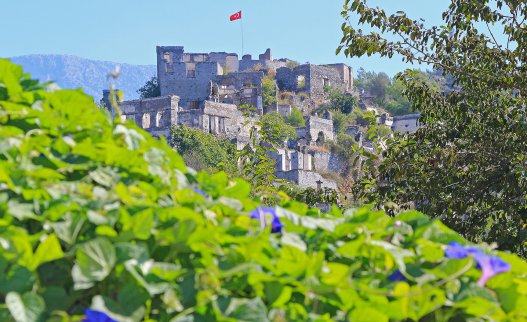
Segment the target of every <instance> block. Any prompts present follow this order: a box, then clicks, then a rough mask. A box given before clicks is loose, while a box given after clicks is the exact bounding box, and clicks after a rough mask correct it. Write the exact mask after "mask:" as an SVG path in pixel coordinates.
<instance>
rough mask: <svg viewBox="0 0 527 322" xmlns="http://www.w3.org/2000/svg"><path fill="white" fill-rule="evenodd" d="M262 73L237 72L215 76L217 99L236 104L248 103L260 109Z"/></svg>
mask: <svg viewBox="0 0 527 322" xmlns="http://www.w3.org/2000/svg"><path fill="white" fill-rule="evenodd" d="M263 77H264V73H263V72H262V71H257V72H239V73H229V74H227V75H221V76H218V77H216V79H215V82H216V83H217V86H218V98H217V101H219V102H222V103H228V104H235V105H237V106H240V105H243V104H249V105H251V106H254V107H256V108H257V109H258V110H262V108H263V106H262V105H263V104H262V79H263Z"/></svg>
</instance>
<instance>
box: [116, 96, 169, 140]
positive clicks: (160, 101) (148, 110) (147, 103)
mask: <svg viewBox="0 0 527 322" xmlns="http://www.w3.org/2000/svg"><path fill="white" fill-rule="evenodd" d="M178 103H179V98H178V97H177V96H162V97H155V98H147V99H142V100H133V101H126V102H122V103H121V104H120V108H121V112H122V116H121V117H122V118H123V119H131V120H133V121H134V122H135V123H136V124H137V125H138V126H139V127H141V128H143V129H145V130H146V131H148V132H150V133H151V134H152V135H154V136H157V137H160V136H164V137H167V138H168V137H170V131H171V127H172V124H177V122H178V121H177V118H178Z"/></svg>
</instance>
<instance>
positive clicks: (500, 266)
mask: <svg viewBox="0 0 527 322" xmlns="http://www.w3.org/2000/svg"><path fill="white" fill-rule="evenodd" d="M472 257H474V260H475V261H476V263H478V266H477V267H478V268H479V269H481V272H482V274H481V277H480V278H479V281H478V285H479V286H481V287H483V286H485V284H486V283H487V281H488V280H489V279H491V278H492V277H493V276H494V275H497V274H500V273H506V272H508V271H510V270H511V268H512V267H511V265H510V264H509V263H507V262H506V261H504V260H503V259H501V258H499V257H496V256H489V255H487V254H485V253H483V252H475V253H473V254H472Z"/></svg>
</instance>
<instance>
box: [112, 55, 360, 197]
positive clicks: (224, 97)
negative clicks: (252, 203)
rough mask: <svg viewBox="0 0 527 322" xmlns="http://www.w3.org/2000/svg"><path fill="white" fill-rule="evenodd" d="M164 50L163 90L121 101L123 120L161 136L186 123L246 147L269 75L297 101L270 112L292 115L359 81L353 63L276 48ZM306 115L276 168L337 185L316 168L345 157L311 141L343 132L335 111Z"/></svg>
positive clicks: (160, 59) (287, 175)
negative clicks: (308, 58) (280, 55)
mask: <svg viewBox="0 0 527 322" xmlns="http://www.w3.org/2000/svg"><path fill="white" fill-rule="evenodd" d="M156 51H157V74H158V75H157V78H158V83H159V87H160V90H161V97H156V98H149V99H143V100H134V101H127V102H121V103H120V108H121V111H122V116H121V117H122V118H123V119H132V120H134V122H135V123H137V124H138V125H139V126H140V127H142V128H143V129H145V130H147V131H149V132H150V133H152V134H153V135H154V136H158V137H160V136H165V137H170V135H171V128H172V127H173V126H176V125H177V126H179V125H185V126H188V127H190V128H195V129H199V130H201V131H203V132H205V133H211V134H214V135H219V136H223V137H226V138H228V139H231V140H232V141H233V142H236V143H237V146H238V148H241V147H243V146H244V145H246V144H248V141H249V133H250V129H251V128H253V127H255V126H256V125H255V121H257V118H258V116H259V115H262V114H263V113H264V109H263V108H264V106H263V103H262V97H263V86H262V84H263V79H264V77H265V75H266V74H268V75H269V74H272V75H274V74H275V73H276V82H277V85H278V86H277V93H278V89H280V90H283V91H289V92H290V93H292V97H291V100H290V104H276V105H275V106H268V107H266V110H265V112H266V113H267V112H278V113H280V114H281V115H283V116H284V117H285V116H287V115H289V114H290V113H291V110H292V105H295V106H299V107H301V108H302V107H304V106H307V107H313V106H315V104H316V102H317V101H321V100H324V99H327V97H326V96H327V88H328V87H332V88H336V89H338V90H339V91H341V92H343V93H346V92H350V91H351V90H352V87H353V75H352V70H351V68H350V67H349V66H346V65H344V64H333V65H324V66H319V65H312V64H304V65H299V66H297V67H294V68H289V67H287V66H291V65H293V64H291V63H292V61H290V60H288V59H279V60H274V59H273V56H272V53H271V50H270V49H268V50H267V51H266V52H265V53H263V54H261V55H259V57H258V59H253V58H252V56H251V55H245V56H244V57H242V59H241V60H239V59H238V55H237V54H235V53H226V52H211V53H186V52H185V50H184V48H183V47H181V46H158V47H157V48H156ZM278 87H279V88H278ZM107 96H108V95H106V97H107ZM244 104H248V105H250V106H253V107H256V110H257V113H256V114H255V115H253V116H252V117H251V119H246V118H245V117H244V116H243V113H242V112H241V111H240V110H239V109H238V107H239V106H241V105H244ZM302 110H304V111H305V110H306V109H305V108H302ZM253 118H255V119H253ZM305 121H306V126H305V127H302V128H297V134H298V139H297V140H296V141H295V142H289V143H288V148H286V149H281V150H279V151H277V152H273V153H270V156H271V157H272V158H274V159H275V161H276V175H277V177H279V178H283V179H286V180H288V181H290V182H294V183H296V184H298V185H299V186H301V187H312V188H324V187H329V188H333V189H336V188H337V186H336V183H335V182H334V181H332V180H326V179H324V178H323V177H322V176H321V175H320V174H319V173H317V172H315V170H316V169H315V168H318V169H320V170H322V171H331V170H332V169H334V167H335V164H338V160H335V158H334V157H332V156H331V155H325V154H324V155H323V156H322V155H320V154H316V153H314V152H313V151H310V148H309V147H310V146H311V147H316V146H319V145H323V144H324V143H326V142H327V141H332V140H334V139H335V134H334V131H333V121H332V116H331V114H330V113H327V114H325V115H323V116H322V117H318V116H305ZM320 153H322V152H320ZM314 158H320V160H314ZM315 165H316V167H315Z"/></svg>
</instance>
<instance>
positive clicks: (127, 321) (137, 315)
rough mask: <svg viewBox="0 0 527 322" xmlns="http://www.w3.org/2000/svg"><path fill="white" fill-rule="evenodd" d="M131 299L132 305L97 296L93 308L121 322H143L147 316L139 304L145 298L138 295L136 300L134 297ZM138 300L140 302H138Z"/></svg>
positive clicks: (93, 300)
mask: <svg viewBox="0 0 527 322" xmlns="http://www.w3.org/2000/svg"><path fill="white" fill-rule="evenodd" d="M132 294H133V292H132ZM132 294H129V295H132ZM130 299H133V301H132V302H131V303H118V302H115V301H114V300H112V299H111V298H108V297H106V296H101V295H96V296H94V297H93V299H92V304H91V308H92V309H93V310H96V311H99V312H103V313H105V314H107V315H108V316H109V317H111V318H112V319H114V320H116V321H119V322H138V321H142V320H143V317H144V315H145V307H144V306H143V305H139V303H138V302H141V301H140V300H141V299H143V297H142V296H140V295H139V294H138V296H137V297H136V298H135V299H134V297H133V296H131V297H130ZM138 299H139V301H137V300H138Z"/></svg>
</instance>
